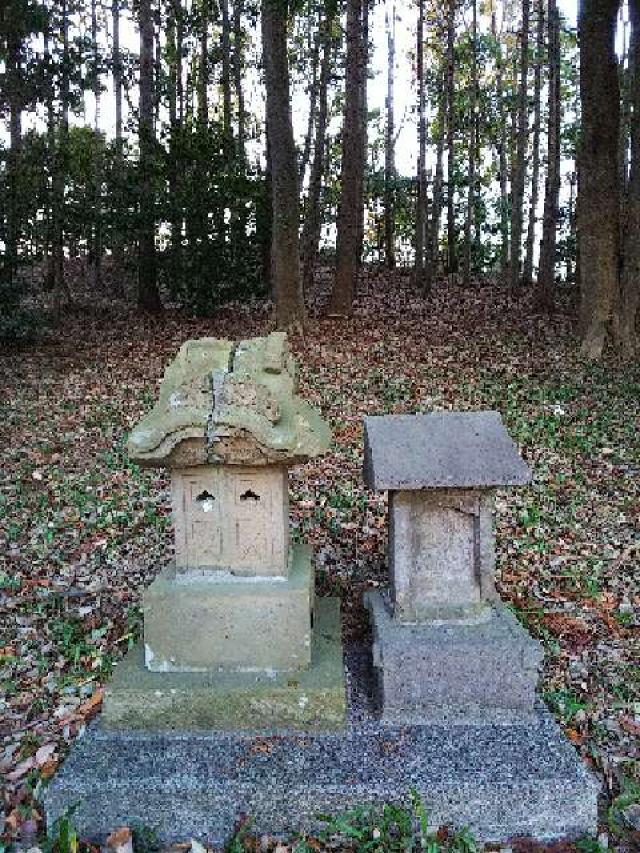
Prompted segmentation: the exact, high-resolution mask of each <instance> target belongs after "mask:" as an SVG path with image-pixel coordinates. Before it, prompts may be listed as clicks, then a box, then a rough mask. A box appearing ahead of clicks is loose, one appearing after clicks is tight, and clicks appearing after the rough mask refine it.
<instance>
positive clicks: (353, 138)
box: [329, 0, 366, 315]
mask: <svg viewBox="0 0 640 853" xmlns="http://www.w3.org/2000/svg"><path fill="white" fill-rule="evenodd" d="M365 2H366V0H365ZM362 12H363V0H348V4H347V59H346V81H345V85H346V93H345V106H344V125H343V131H342V170H341V185H342V192H341V195H340V204H339V208H338V223H337V225H338V227H337V246H336V278H335V282H334V286H333V292H332V294H331V302H330V309H329V310H330V311H331V312H332V313H334V314H342V315H350V314H351V311H352V307H353V297H354V294H355V286H356V277H357V274H358V241H359V227H360V221H361V214H362V188H363V187H362V184H363V181H362V171H363V156H362V136H363V133H362V131H363V127H362V72H361V67H362V65H363V61H362V52H363V37H362V36H363V33H362V21H363V15H362Z"/></svg>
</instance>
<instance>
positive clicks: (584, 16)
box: [578, 0, 620, 359]
mask: <svg viewBox="0 0 640 853" xmlns="http://www.w3.org/2000/svg"><path fill="white" fill-rule="evenodd" d="M617 14H618V0H582V5H581V8H580V19H579V37H580V68H581V74H580V100H581V104H582V138H581V150H580V157H579V162H580V172H579V189H578V192H579V202H578V235H579V237H578V239H579V243H580V284H581V305H580V317H581V327H582V347H581V350H582V353H583V355H584V356H586V357H587V358H591V359H597V358H600V357H601V355H602V352H603V349H604V346H605V342H606V339H607V334H608V330H609V324H610V321H611V316H612V312H613V309H614V305H615V304H616V300H617V298H618V285H619V279H618V267H619V260H620V246H619V242H620V189H619V181H620V175H619V171H618V142H619V139H618V133H619V122H620V86H619V79H618V63H617V58H616V53H615V29H616V20H617Z"/></svg>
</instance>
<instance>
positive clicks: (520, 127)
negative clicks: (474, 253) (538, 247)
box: [509, 0, 530, 289]
mask: <svg viewBox="0 0 640 853" xmlns="http://www.w3.org/2000/svg"><path fill="white" fill-rule="evenodd" d="M529 17H530V0H522V19H521V24H520V27H521V28H520V33H519V35H520V68H519V82H518V100H517V113H516V150H515V157H514V161H513V170H512V175H511V253H510V257H509V284H510V286H511V288H512V289H515V288H516V287H517V286H518V285H519V284H520V281H521V272H522V271H521V254H522V245H521V243H522V230H523V229H522V225H523V220H524V186H525V182H526V175H527V145H528V138H529V134H528V130H529V128H528V119H529V105H528V94H527V86H528V76H529Z"/></svg>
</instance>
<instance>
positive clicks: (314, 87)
mask: <svg viewBox="0 0 640 853" xmlns="http://www.w3.org/2000/svg"><path fill="white" fill-rule="evenodd" d="M309 26H311V20H309ZM321 38H322V35H321V32H320V28H318V32H317V33H316V36H315V38H314V40H313V50H312V52H311V84H310V87H309V117H308V119H307V132H306V133H305V135H304V145H303V148H302V157H301V158H300V170H299V174H298V185H299V188H300V192H302V188H303V186H304V178H305V175H306V172H307V166H308V165H309V160H310V158H311V139H312V138H313V128H314V126H315V123H316V121H317V115H316V112H317V109H318V89H319V86H320V78H319V76H318V63H319V61H320V41H321Z"/></svg>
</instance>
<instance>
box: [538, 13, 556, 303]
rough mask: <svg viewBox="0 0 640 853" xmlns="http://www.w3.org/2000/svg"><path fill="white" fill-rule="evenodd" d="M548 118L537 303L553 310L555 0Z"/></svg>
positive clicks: (549, 27) (550, 16)
mask: <svg viewBox="0 0 640 853" xmlns="http://www.w3.org/2000/svg"><path fill="white" fill-rule="evenodd" d="M548 30H549V81H548V99H549V117H548V126H547V179H546V185H545V195H544V219H543V223H542V242H541V245H540V267H539V270H538V287H537V303H538V307H539V308H540V309H541V310H543V311H552V310H553V303H554V291H555V267H556V234H557V229H558V199H559V196H560V115H561V106H560V18H559V13H558V7H557V5H556V0H549V23H548Z"/></svg>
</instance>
